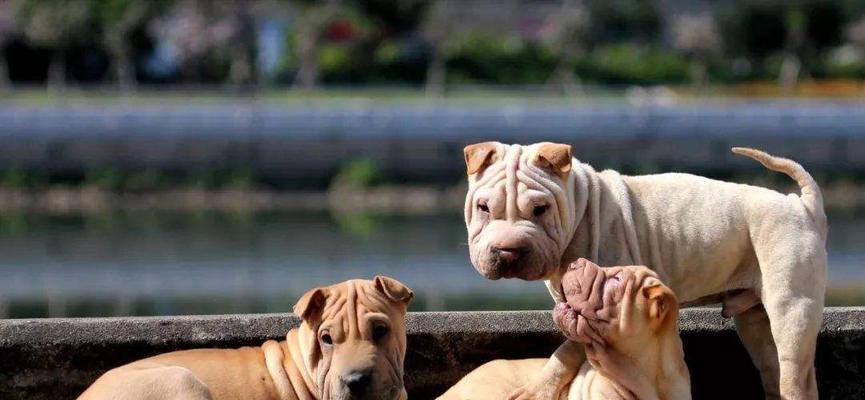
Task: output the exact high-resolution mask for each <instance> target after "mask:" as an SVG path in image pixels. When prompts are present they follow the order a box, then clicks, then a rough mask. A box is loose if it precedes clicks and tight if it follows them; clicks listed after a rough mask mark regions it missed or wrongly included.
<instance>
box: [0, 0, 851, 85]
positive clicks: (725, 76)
mask: <svg viewBox="0 0 865 400" xmlns="http://www.w3.org/2000/svg"><path fill="white" fill-rule="evenodd" d="M4 10H5V11H4ZM9 10H11V11H9ZM503 10H504V11H503ZM688 10H690V11H688V12H689V13H691V14H687V15H686V14H684V13H683V11H681V10H679V9H678V8H676V7H670V6H669V5H663V4H661V3H658V2H654V1H650V0H585V1H572V0H561V1H560V2H548V1H547V2H544V1H537V2H535V1H520V2H508V3H506V4H503V3H500V2H496V1H492V0H488V1H480V0H471V1H464V2H460V1H454V0H403V1H397V2H393V1H384V0H364V1H361V0H353V1H352V0H343V1H337V0H268V1H265V0H248V1H243V2H213V1H206V0H152V1H147V2H142V1H136V0H6V1H4V2H2V7H0V11H2V12H4V13H5V15H4V16H0V85H2V84H3V82H4V80H5V81H9V80H10V79H7V76H8V78H11V82H12V83H22V82H49V83H51V84H54V85H56V86H58V87H65V85H66V81H67V80H69V81H76V82H111V83H115V84H117V85H118V87H120V88H124V89H128V88H131V87H134V86H135V85H136V84H137V83H139V82H142V83H148V84H152V83H168V84H184V85H185V84H202V83H230V84H232V85H236V86H244V85H247V86H250V87H257V86H258V85H261V84H276V85H294V86H297V87H303V88H312V87H314V86H317V85H320V84H327V85H361V84H375V85H386V84H412V85H421V84H424V83H425V82H426V83H429V81H430V80H433V81H435V82H433V83H434V85H432V86H434V87H435V90H436V91H441V90H442V89H441V87H439V86H441V85H444V84H445V83H451V84H453V83H473V84H474V83H477V84H544V83H549V82H551V81H558V82H563V83H566V84H568V85H574V84H576V83H577V82H590V83H599V84H654V83H672V84H678V83H685V82H688V81H696V80H705V81H708V82H714V83H731V82H743V81H751V80H774V79H779V78H781V75H784V74H787V75H790V76H791V77H793V78H795V79H797V80H798V79H808V78H815V79H825V78H857V79H860V78H862V77H863V68H865V62H863V56H862V53H863V51H865V22H863V21H865V3H863V2H861V1H852V0H801V1H795V2H789V1H783V0H762V1H758V0H731V1H724V2H708V3H703V2H696V1H695V2H694V4H693V7H688ZM12 11H14V12H12ZM463 14H465V15H463ZM10 15H11V16H12V20H11V22H10ZM265 26H271V27H277V28H276V30H275V31H273V32H277V33H275V35H276V37H275V39H274V37H268V38H263V37H262V36H261V35H264V33H263V32H265V31H267V30H265V29H264V28H263V27H265ZM268 32H270V31H268ZM271 34H273V33H272V32H271ZM263 39H267V40H276V41H278V42H279V46H277V47H275V48H270V50H269V51H279V52H280V53H279V54H277V55H276V56H275V57H277V58H276V61H277V63H276V65H269V64H268V65H267V66H265V65H262V63H263V61H262V58H261V56H262V54H263V53H262V52H263V51H264V49H263V48H260V47H261V46H263V44H262V43H264V42H262V40H263ZM273 49H276V50H273ZM791 68H792V69H791ZM568 82H570V83H568ZM0 87H2V86H0ZM428 87H429V86H428Z"/></svg>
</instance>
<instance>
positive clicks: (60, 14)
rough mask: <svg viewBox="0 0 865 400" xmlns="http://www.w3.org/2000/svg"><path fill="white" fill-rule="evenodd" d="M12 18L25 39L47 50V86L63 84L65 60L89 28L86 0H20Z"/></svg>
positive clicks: (61, 85) (82, 39)
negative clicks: (48, 55) (14, 17)
mask: <svg viewBox="0 0 865 400" xmlns="http://www.w3.org/2000/svg"><path fill="white" fill-rule="evenodd" d="M16 8H17V10H16V11H17V12H16V20H17V22H18V24H19V27H20V29H21V30H22V32H23V33H24V35H25V36H26V37H27V39H28V40H29V41H30V42H31V43H32V44H33V45H35V46H39V47H46V48H50V49H51V60H50V61H49V66H48V86H49V87H50V88H54V89H59V90H62V89H64V88H65V87H66V84H67V76H66V61H67V56H68V55H69V51H70V49H71V47H72V46H73V45H74V44H77V43H80V42H82V41H84V39H85V37H86V36H87V35H88V34H90V33H91V32H92V30H91V29H89V28H90V27H91V26H90V23H91V18H90V12H89V11H90V7H89V4H88V2H87V1H86V0H21V1H19V2H18V3H17V7H16Z"/></svg>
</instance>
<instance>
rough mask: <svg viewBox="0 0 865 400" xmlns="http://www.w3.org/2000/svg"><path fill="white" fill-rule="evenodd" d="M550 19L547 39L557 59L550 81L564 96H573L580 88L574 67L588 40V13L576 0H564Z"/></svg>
mask: <svg viewBox="0 0 865 400" xmlns="http://www.w3.org/2000/svg"><path fill="white" fill-rule="evenodd" d="M549 22H550V24H551V26H552V29H551V32H550V33H549V34H548V35H547V38H548V41H549V43H550V46H551V47H552V48H553V51H554V52H555V54H556V57H557V58H558V62H557V65H556V69H555V70H554V71H553V75H552V77H551V78H550V80H549V83H551V84H554V85H556V86H559V87H560V88H561V89H562V91H563V92H564V93H565V94H566V95H568V96H575V95H577V94H578V91H579V77H578V76H576V71H575V70H576V67H577V63H578V62H579V60H580V57H581V56H582V55H583V54H584V53H585V48H586V46H587V42H588V35H589V28H590V17H589V12H588V10H587V9H586V8H585V7H583V5H582V4H581V3H579V2H577V1H576V0H564V1H563V2H562V5H561V10H560V11H559V12H558V13H556V14H553V15H552V16H551V17H550V21H549Z"/></svg>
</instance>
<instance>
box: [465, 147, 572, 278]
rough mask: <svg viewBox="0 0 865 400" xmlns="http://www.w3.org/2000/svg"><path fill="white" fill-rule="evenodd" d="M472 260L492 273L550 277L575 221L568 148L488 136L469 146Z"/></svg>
mask: <svg viewBox="0 0 865 400" xmlns="http://www.w3.org/2000/svg"><path fill="white" fill-rule="evenodd" d="M465 159H466V170H467V173H468V180H469V190H468V194H467V195H466V204H465V221H466V227H467V228H468V244H469V252H470V255H471V260H472V264H473V265H474V266H475V269H477V270H478V272H480V274H481V275H483V276H484V277H486V278H488V279H499V278H520V279H525V280H537V279H546V278H548V277H550V276H552V275H553V274H554V273H555V272H556V271H557V270H558V269H559V267H560V265H559V264H560V261H561V258H562V255H563V254H564V252H565V249H567V246H568V244H569V243H570V241H571V239H572V237H573V230H574V227H575V226H576V224H577V222H578V221H577V217H576V211H575V210H574V207H573V206H572V204H573V203H574V196H575V190H574V188H573V186H574V181H575V178H574V177H573V176H572V174H571V173H570V172H571V146H569V145H564V144H556V143H537V144H533V145H531V146H520V145H510V146H509V145H504V144H501V143H497V142H484V143H478V144H474V145H470V146H468V147H466V148H465Z"/></svg>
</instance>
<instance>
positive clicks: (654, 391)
mask: <svg viewBox="0 0 865 400" xmlns="http://www.w3.org/2000/svg"><path fill="white" fill-rule="evenodd" d="M657 278H658V277H657V275H656V274H655V273H654V272H652V271H650V270H649V269H648V268H646V267H642V266H629V267H610V268H599V267H598V266H597V265H595V264H593V263H591V262H590V261H587V260H586V259H584V258H581V259H579V260H578V261H577V262H575V263H573V264H571V266H570V267H569V268H568V272H566V273H565V275H564V276H563V277H562V289H563V290H562V292H563V293H564V295H565V299H566V300H567V302H564V303H556V307H555V309H554V310H553V319H555V321H556V324H557V325H558V326H559V329H561V330H562V332H563V333H564V334H565V336H567V337H568V338H569V339H571V340H574V341H577V342H580V343H583V344H584V345H585V346H586V354H587V355H588V360H586V361H584V362H583V363H582V366H581V367H580V370H579V373H578V374H577V377H576V378H574V380H573V381H571V382H568V383H567V384H566V385H565V388H564V389H563V390H562V395H561V400H630V399H640V400H658V399H665V400H690V399H691V384H690V377H689V375H688V367H687V365H685V353H684V352H683V351H682V340H681V339H680V338H679V329H678V328H679V327H678V324H677V322H678V318H677V317H678V314H679V305H678V300H677V299H676V295H675V294H673V292H672V291H671V290H670V288H668V287H667V286H664V284H662V283H661V282H660V281H659V280H658V279H657ZM545 362H546V360H545V359H542V358H535V359H527V360H496V361H490V362H488V363H486V364H484V365H482V366H480V367H478V368H477V369H476V370H474V371H472V372H471V373H469V374H468V375H466V376H465V377H464V378H463V379H462V380H460V381H459V382H458V383H457V384H456V385H455V386H454V387H452V388H451V389H450V390H448V391H447V393H445V394H444V395H443V396H442V397H440V398H439V399H440V400H461V399H466V400H468V399H471V400H484V399H490V400H493V399H502V398H505V397H506V396H507V395H508V394H509V393H511V392H512V391H513V390H515V389H516V388H518V387H519V385H521V384H524V383H525V382H526V381H527V380H529V379H531V377H532V375H534V374H537V373H538V371H540V370H541V367H542V366H543V365H544V363H545Z"/></svg>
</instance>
